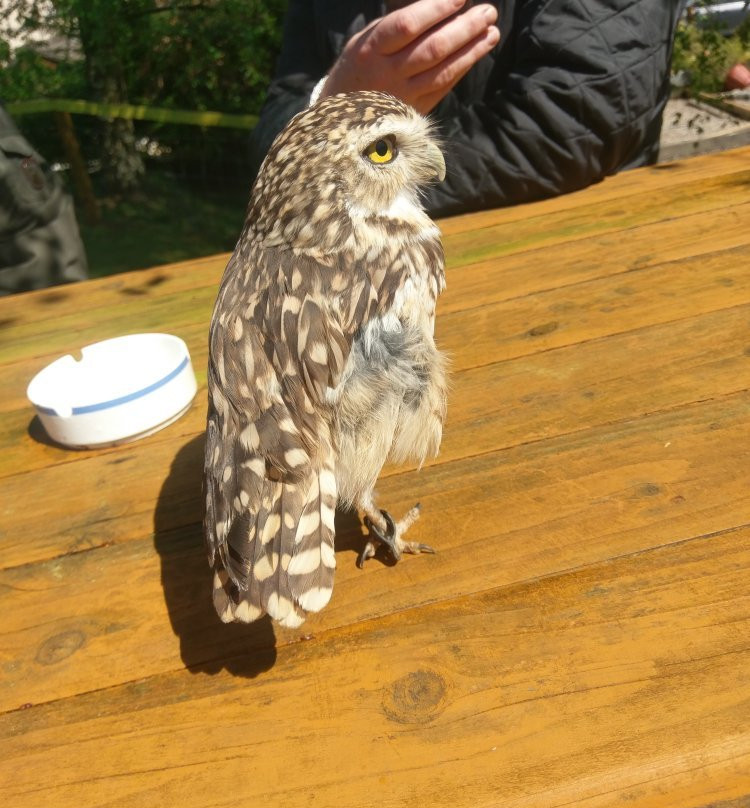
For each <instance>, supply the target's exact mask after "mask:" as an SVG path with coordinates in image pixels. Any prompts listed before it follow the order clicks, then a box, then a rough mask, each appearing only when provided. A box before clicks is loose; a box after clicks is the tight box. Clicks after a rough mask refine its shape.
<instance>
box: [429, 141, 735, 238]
mask: <svg viewBox="0 0 750 808" xmlns="http://www.w3.org/2000/svg"><path fill="white" fill-rule="evenodd" d="M748 160H750V147H742V148H739V149H730V150H727V151H724V152H721V153H719V154H711V155H703V156H696V157H694V158H691V159H689V160H679V161H676V162H672V163H659V164H657V165H653V166H648V167H645V168H640V169H635V170H633V171H622V172H620V173H619V174H616V175H614V176H612V177H607V178H606V179H605V180H603V181H602V182H600V183H598V184H597V185H591V186H589V187H588V188H584V189H583V190H581V191H574V192H573V193H570V194H563V195H562V196H556V197H552V198H550V199H543V200H540V201H538V202H530V203H528V204H525V205H510V206H508V207H506V208H496V209H493V210H484V211H479V212H477V213H465V214H462V215H460V216H453V217H451V218H449V219H443V221H442V222H441V229H442V230H443V232H444V233H445V234H447V235H450V234H453V233H466V232H468V231H470V230H478V229H481V228H482V227H490V226H493V225H495V224H498V223H501V222H502V223H507V222H514V221H518V220H519V219H527V218H529V217H530V216H546V215H547V214H550V213H559V212H561V211H564V210H570V209H572V208H577V207H583V206H586V205H590V204H591V203H592V202H597V203H601V202H611V201H612V200H615V199H619V200H622V202H623V204H624V205H627V206H629V205H630V204H632V203H633V202H634V201H635V203H636V204H637V201H636V200H637V199H638V197H640V196H642V195H644V194H650V193H654V192H657V191H663V190H664V189H668V188H676V187H679V186H680V185H684V184H685V183H688V182H695V181H696V180H703V179H711V178H713V177H715V176H717V175H718V174H725V175H729V174H734V173H737V172H739V171H745V170H747V165H748Z"/></svg>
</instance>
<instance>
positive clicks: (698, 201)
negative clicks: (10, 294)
mask: <svg viewBox="0 0 750 808" xmlns="http://www.w3.org/2000/svg"><path fill="white" fill-rule="evenodd" d="M748 188H750V171H745V172H738V173H737V174H732V175H729V176H720V177H717V178H714V179H710V180H702V181H700V182H694V183H687V184H686V185H685V186H682V187H680V189H679V192H678V191H677V190H676V189H674V188H671V189H669V188H668V189H665V190H664V191H663V192H662V193H660V194H655V195H652V196H645V197H643V198H642V199H641V200H640V205H638V206H635V205H634V206H633V207H632V208H625V207H623V205H622V204H621V203H620V202H618V200H613V201H611V202H608V203H603V204H593V205H589V206H587V207H582V208H577V209H575V210H574V211H563V212H561V213H560V214H558V215H549V216H546V217H541V218H539V219H535V218H534V217H532V218H531V219H529V220H528V221H524V222H510V223H507V224H499V225H497V226H495V227H488V228H483V229H482V230H480V231H476V232H470V233H457V234H455V235H453V236H449V237H447V238H446V240H445V247H446V255H447V262H448V265H449V267H455V266H466V265H467V264H471V263H474V262H479V261H486V260H488V259H491V258H498V257H501V256H504V255H508V254H512V253H516V252H519V251H521V252H526V251H528V250H530V249H531V248H536V247H541V246H544V245H554V244H563V243H566V242H577V241H579V240H581V239H583V238H585V237H594V236H598V237H600V236H603V235H604V234H607V233H612V232H613V231H619V230H624V229H629V228H633V227H635V226H637V225H646V224H649V223H652V222H659V221H663V220H665V219H667V218H672V217H680V216H687V215H690V214H694V213H696V212H698V211H700V212H701V213H704V214H705V213H706V212H709V211H716V210H720V209H722V210H723V209H726V208H729V207H730V206H733V205H739V204H743V203H745V202H746V201H747V191H748ZM745 232H746V230H745ZM214 270H215V268H214ZM84 288H85V287H84ZM123 288H131V287H123ZM60 294H61V295H62V294H65V292H64V291H61V292H60ZM71 294H72V293H71ZM215 296H216V286H215V284H214V283H213V282H211V283H209V284H208V285H203V286H196V287H193V288H192V289H191V290H190V291H189V292H187V293H185V292H184V291H183V290H179V291H175V292H171V293H170V294H165V295H155V296H151V297H149V298H148V305H145V300H143V299H141V296H139V295H128V294H120V296H119V304H118V305H116V306H112V305H111V300H110V302H109V304H104V305H100V306H95V307H93V308H90V309H89V308H87V309H86V310H85V311H81V310H80V309H78V310H75V311H74V310H68V311H66V312H63V311H62V310H61V311H60V312H59V313H54V312H53V311H52V310H51V311H50V313H49V317H47V318H46V319H40V318H33V319H25V318H23V317H21V318H18V317H16V318H15V319H14V318H13V317H11V316H10V315H0V320H2V319H3V318H5V319H6V320H7V322H6V324H5V326H4V327H3V339H2V341H1V342H0V362H2V363H7V362H12V361H18V360H19V359H25V358H29V357H33V356H45V357H46V356H48V355H49V354H57V353H63V352H67V351H71V350H76V349H78V348H80V347H81V346H82V345H85V344H87V343H88V342H94V341H97V340H100V339H106V338H108V337H111V336H116V335H119V334H123V333H131V332H132V331H133V330H140V331H145V330H164V328H165V327H166V324H167V323H168V324H169V328H170V329H172V330H174V331H175V332H176V333H178V334H179V329H180V328H181V327H183V326H186V325H188V324H194V323H198V322H204V323H205V324H206V328H207V327H208V322H209V319H210V314H211V309H212V307H213V303H214V299H215ZM44 299H45V300H49V299H54V298H50V297H49V295H48V296H47V297H45V298H44ZM2 310H3V309H2V306H1V305H0V312H2ZM134 323H137V326H134Z"/></svg>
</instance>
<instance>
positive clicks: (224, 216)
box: [0, 0, 286, 276]
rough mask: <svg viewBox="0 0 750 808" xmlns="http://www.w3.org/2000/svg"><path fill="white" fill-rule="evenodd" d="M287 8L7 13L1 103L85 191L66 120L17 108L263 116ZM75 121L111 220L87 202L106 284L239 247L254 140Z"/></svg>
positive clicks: (144, 124)
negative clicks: (32, 104) (38, 105)
mask: <svg viewBox="0 0 750 808" xmlns="http://www.w3.org/2000/svg"><path fill="white" fill-rule="evenodd" d="M285 8H286V0H185V1H184V2H180V0H176V2H167V1H166V0H2V2H0V101H2V103H3V104H4V105H5V106H6V107H10V109H11V110H12V111H13V115H14V118H15V120H16V123H17V124H18V126H19V128H21V130H22V131H23V133H24V134H25V135H26V137H27V138H28V139H29V141H30V142H31V143H32V144H33V145H34V147H35V148H36V149H37V150H38V151H39V152H40V153H41V154H43V155H44V157H45V158H46V159H47V161H48V162H49V163H51V164H53V165H55V166H56V167H59V168H60V169H61V173H62V174H63V175H64V177H65V181H66V182H67V184H68V185H69V186H71V185H75V183H72V182H71V177H70V171H69V170H68V169H69V163H70V159H69V155H68V153H67V152H66V151H65V149H64V147H63V139H62V138H61V137H60V124H59V120H58V119H57V118H56V116H55V115H54V114H52V113H50V112H43V113H33V114H32V113H29V114H19V113H18V112H16V111H15V110H14V102H26V101H29V100H32V99H84V100H87V101H92V102H97V103H100V104H119V103H127V104H130V105H146V106H148V107H155V108H161V109H170V110H173V109H178V110H196V111H200V110H216V111H220V112H224V113H239V114H245V115H247V114H253V113H257V112H258V110H259V109H260V106H261V104H262V102H263V98H264V94H265V91H266V88H267V85H268V81H269V78H270V75H271V72H272V70H273V65H274V61H275V58H276V54H277V51H278V45H279V42H280V37H281V25H282V21H283V16H284V11H285ZM69 121H70V122H71V123H72V124H73V127H74V134H75V137H76V140H77V141H78V145H79V148H80V152H81V154H82V156H83V160H84V163H85V168H86V171H87V173H88V175H89V177H90V179H91V183H92V186H93V193H94V196H95V198H96V203H97V207H98V216H97V217H96V218H97V219H98V221H95V220H94V217H93V216H91V215H90V212H89V215H87V212H86V210H85V209H84V206H83V204H82V200H81V199H80V193H78V194H77V200H76V202H77V209H78V219H79V224H80V227H81V232H82V235H83V238H84V242H85V244H86V250H87V253H88V256H89V265H90V272H91V274H92V275H93V276H97V275H105V274H110V273H112V272H117V271H122V270H125V269H134V268H140V267H145V266H152V265H155V264H159V263H164V262H167V261H176V260H180V259H183V258H190V257H195V256H199V255H207V254H211V253H216V252H221V251H225V250H231V249H232V248H233V247H234V243H235V241H236V239H237V236H238V235H239V232H240V228H241V225H242V221H243V219H244V212H245V207H246V204H247V199H248V196H249V190H250V189H249V183H248V174H249V168H248V156H249V155H248V129H247V128H244V129H243V128H234V127H225V126H210V127H209V126H195V125H184V124H174V123H163V122H156V121H149V120H132V119H131V120H128V119H122V118H116V119H107V118H106V117H97V116H91V115H79V114H73V115H72V116H70V118H69ZM75 190H77V189H75Z"/></svg>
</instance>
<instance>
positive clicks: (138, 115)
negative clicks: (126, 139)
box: [6, 98, 258, 129]
mask: <svg viewBox="0 0 750 808" xmlns="http://www.w3.org/2000/svg"><path fill="white" fill-rule="evenodd" d="M6 109H7V110H8V112H10V114H11V115H29V114H33V113H39V112H70V113H72V114H74V115H95V116H96V117H99V118H130V119H133V120H139V121H141V120H145V121H157V122H159V123H182V124H190V125H193V126H223V127H226V128H230V129H252V128H253V127H254V126H255V124H256V123H257V122H258V116H257V115H235V114H232V113H228V112H207V111H206V112H201V111H198V110H188V109H162V108H160V107H144V106H134V105H133V104H100V103H98V102H96V101H81V100H77V99H72V98H39V99H35V100H33V101H13V102H11V103H9V104H6Z"/></svg>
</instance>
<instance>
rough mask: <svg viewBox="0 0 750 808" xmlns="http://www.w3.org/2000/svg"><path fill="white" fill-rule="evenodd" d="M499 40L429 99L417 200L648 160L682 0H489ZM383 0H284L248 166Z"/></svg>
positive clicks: (545, 189) (446, 209)
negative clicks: (429, 160)
mask: <svg viewBox="0 0 750 808" xmlns="http://www.w3.org/2000/svg"><path fill="white" fill-rule="evenodd" d="M496 5H497V7H498V10H499V16H500V22H499V26H500V30H501V39H500V43H499V44H498V46H497V47H496V48H495V49H494V51H493V52H492V53H491V54H489V55H488V56H486V57H485V58H484V59H483V60H482V61H481V62H479V63H478V64H477V65H476V66H475V67H474V68H473V69H472V70H471V71H470V73H469V74H468V75H467V76H466V77H465V78H464V79H463V80H462V81H461V82H460V83H459V84H458V85H457V86H456V87H455V88H454V90H453V91H452V92H451V93H450V94H449V95H448V96H447V97H446V98H445V99H444V100H443V101H442V102H441V103H440V104H439V105H438V107H437V108H436V109H435V110H434V111H433V113H432V117H433V118H435V119H436V120H437V121H438V122H439V125H440V130H441V134H442V137H443V139H444V143H445V152H446V163H447V168H448V173H447V177H446V180H445V182H443V183H441V184H440V185H439V186H436V187H435V188H432V189H431V190H430V191H429V193H428V197H427V208H428V210H429V211H430V213H432V214H433V215H438V216H441V215H450V214H454V213H460V212H464V211H471V210H479V209H482V208H490V207H498V206H501V205H509V204H516V203H519V202H527V201H530V200H533V199H539V198H542V197H546V196H553V195H556V194H561V193H566V192H569V191H574V190H576V189H579V188H583V187H585V186H586V185H589V184H591V183H593V182H597V181H599V180H601V179H602V178H603V177H605V176H607V175H609V174H613V173H615V172H617V171H619V170H621V169H624V168H631V167H633V166H637V165H643V164H646V163H649V162H653V161H654V160H655V159H656V156H657V151H658V144H659V132H660V129H661V117H662V112H663V109H664V104H665V103H666V100H667V97H668V94H669V63H670V57H671V51H672V40H673V36H674V29H675V25H676V23H677V18H678V16H679V10H680V7H681V5H682V0H496ZM383 13H384V4H383V2H380V1H379V0H290V2H289V8H288V13H287V19H286V23H285V29H284V39H283V45H282V51H281V56H280V58H279V61H278V65H277V70H276V75H275V78H274V80H273V82H272V84H271V87H270V89H269V93H268V99H267V101H266V103H265V105H264V107H263V110H262V112H261V118H260V122H259V124H258V126H257V128H256V129H255V131H254V133H253V138H252V153H253V160H254V163H255V170H256V171H257V169H258V167H259V166H260V162H261V160H262V159H263V157H264V155H265V154H266V152H267V150H268V148H269V147H270V145H271V142H272V141H273V139H274V137H275V136H276V135H277V134H278V132H279V131H280V130H281V129H282V127H283V126H284V125H285V124H286V123H287V121H288V120H289V119H290V118H291V117H292V116H293V115H294V114H295V113H296V112H298V111H299V110H300V109H302V108H303V107H304V106H306V105H307V103H308V100H309V97H310V92H311V90H312V88H313V86H314V85H315V83H316V82H317V81H318V80H319V79H320V78H321V77H322V76H323V75H325V74H326V73H327V72H328V70H329V68H330V66H331V64H332V63H333V61H334V60H335V59H336V57H337V56H338V54H339V53H340V52H341V50H342V48H343V46H344V43H345V42H346V41H347V39H348V38H349V37H350V36H352V35H353V34H354V33H356V32H357V31H360V30H361V29H362V28H363V27H364V26H365V25H366V24H367V23H368V22H369V21H370V20H372V19H374V18H375V17H378V16H380V15H382V14H383Z"/></svg>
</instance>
